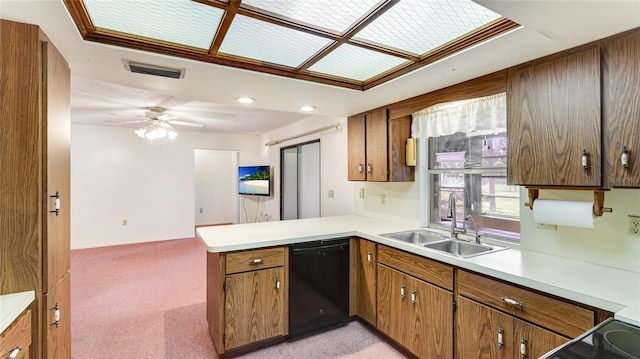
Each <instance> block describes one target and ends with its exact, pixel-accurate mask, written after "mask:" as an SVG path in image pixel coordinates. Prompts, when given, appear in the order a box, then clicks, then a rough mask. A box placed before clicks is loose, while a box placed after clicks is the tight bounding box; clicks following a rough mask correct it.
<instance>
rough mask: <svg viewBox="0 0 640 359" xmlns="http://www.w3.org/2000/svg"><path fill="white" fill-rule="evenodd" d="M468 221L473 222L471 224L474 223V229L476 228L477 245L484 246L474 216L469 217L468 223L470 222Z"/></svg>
mask: <svg viewBox="0 0 640 359" xmlns="http://www.w3.org/2000/svg"><path fill="white" fill-rule="evenodd" d="M468 220H471V222H472V223H473V228H475V229H476V244H482V243H481V242H480V232H479V229H478V225H477V224H476V220H475V219H473V216H472V215H468V216H467V221H468Z"/></svg>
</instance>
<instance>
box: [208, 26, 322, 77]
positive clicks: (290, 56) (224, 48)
mask: <svg viewBox="0 0 640 359" xmlns="http://www.w3.org/2000/svg"><path fill="white" fill-rule="evenodd" d="M330 42H331V40H330V39H326V38H323V37H320V36H316V35H312V34H308V33H306V32H302V31H297V30H293V29H290V28H287V27H283V26H278V25H274V24H271V23H268V22H264V21H260V20H256V19H253V18H250V17H247V16H242V15H236V17H235V18H234V19H233V22H232V23H231V27H230V28H229V31H228V32H227V35H226V36H225V38H224V41H223V42H222V45H221V46H220V52H221V53H226V54H230V55H235V56H242V57H245V58H249V59H255V60H260V61H266V62H270V63H273V64H279V65H284V66H289V67H294V68H296V67H299V66H300V65H301V64H302V63H303V62H304V61H306V60H307V59H309V58H311V57H312V56H313V55H314V54H315V53H317V52H318V51H320V50H321V49H323V48H324V47H326V46H327V45H328V44H329V43H330Z"/></svg>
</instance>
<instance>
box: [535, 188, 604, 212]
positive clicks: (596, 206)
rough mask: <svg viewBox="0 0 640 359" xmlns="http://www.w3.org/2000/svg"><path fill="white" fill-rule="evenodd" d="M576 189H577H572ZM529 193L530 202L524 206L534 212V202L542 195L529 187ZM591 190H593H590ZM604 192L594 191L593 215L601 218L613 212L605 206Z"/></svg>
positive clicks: (538, 190) (536, 189) (537, 189)
mask: <svg viewBox="0 0 640 359" xmlns="http://www.w3.org/2000/svg"><path fill="white" fill-rule="evenodd" d="M553 189H563V188H553ZM571 189H576V188H571ZM527 190H528V192H529V202H525V203H524V205H525V206H527V207H529V208H530V209H531V210H533V202H534V201H535V200H536V199H538V195H539V194H540V189H539V188H530V187H527ZM589 190H591V189H589ZM604 191H605V190H595V191H593V215H594V216H597V217H600V216H602V215H603V214H604V213H611V212H613V209H612V208H609V207H605V206H604Z"/></svg>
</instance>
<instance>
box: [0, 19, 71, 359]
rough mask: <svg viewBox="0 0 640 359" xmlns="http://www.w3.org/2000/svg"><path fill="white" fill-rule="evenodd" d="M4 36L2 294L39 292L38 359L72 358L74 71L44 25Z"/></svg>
mask: <svg viewBox="0 0 640 359" xmlns="http://www.w3.org/2000/svg"><path fill="white" fill-rule="evenodd" d="M0 36H1V40H0V47H1V49H2V50H1V51H0V52H1V53H2V59H1V60H0V63H1V65H0V71H1V74H0V75H2V91H0V103H1V104H2V106H0V111H1V116H0V118H2V121H0V168H2V172H1V174H0V188H2V195H1V196H0V208H1V215H0V234H1V235H0V243H1V245H0V247H1V248H2V250H1V251H0V273H3V278H2V279H3V280H2V281H0V294H10V293H15V292H22V291H30V290H33V291H35V301H34V302H35V304H34V308H35V309H34V310H33V312H32V318H33V319H32V330H33V340H32V344H31V356H32V358H43V357H44V358H70V357H71V331H70V325H71V323H70V321H69V319H70V316H69V315H66V314H68V313H69V311H70V307H69V306H70V300H69V298H70V294H69V293H70V292H69V290H70V286H69V283H70V275H71V274H70V209H71V207H70V202H71V200H70V190H71V189H70V122H71V115H70V95H71V93H70V70H69V66H68V64H67V62H66V61H65V59H64V58H63V57H62V55H61V54H60V53H59V52H58V51H57V49H56V48H55V47H54V46H53V44H52V43H51V42H50V41H49V39H48V38H47V37H46V35H45V34H44V33H43V32H42V31H41V30H40V29H39V28H38V27H37V26H34V25H29V24H22V23H17V22H12V21H7V20H0ZM5 274H9V275H7V276H5ZM56 313H59V314H63V315H61V316H60V319H59V320H58V325H55V324H54V325H51V323H53V322H55V320H52V319H53V318H57V316H55V315H56Z"/></svg>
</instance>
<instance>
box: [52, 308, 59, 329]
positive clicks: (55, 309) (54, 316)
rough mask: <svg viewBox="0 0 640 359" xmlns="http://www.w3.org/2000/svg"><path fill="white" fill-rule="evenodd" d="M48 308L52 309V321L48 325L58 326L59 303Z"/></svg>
mask: <svg viewBox="0 0 640 359" xmlns="http://www.w3.org/2000/svg"><path fill="white" fill-rule="evenodd" d="M50 310H53V323H51V324H50V325H55V326H56V328H58V327H59V326H60V305H58V303H56V305H55V306H54V307H53V308H51V309H50Z"/></svg>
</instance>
